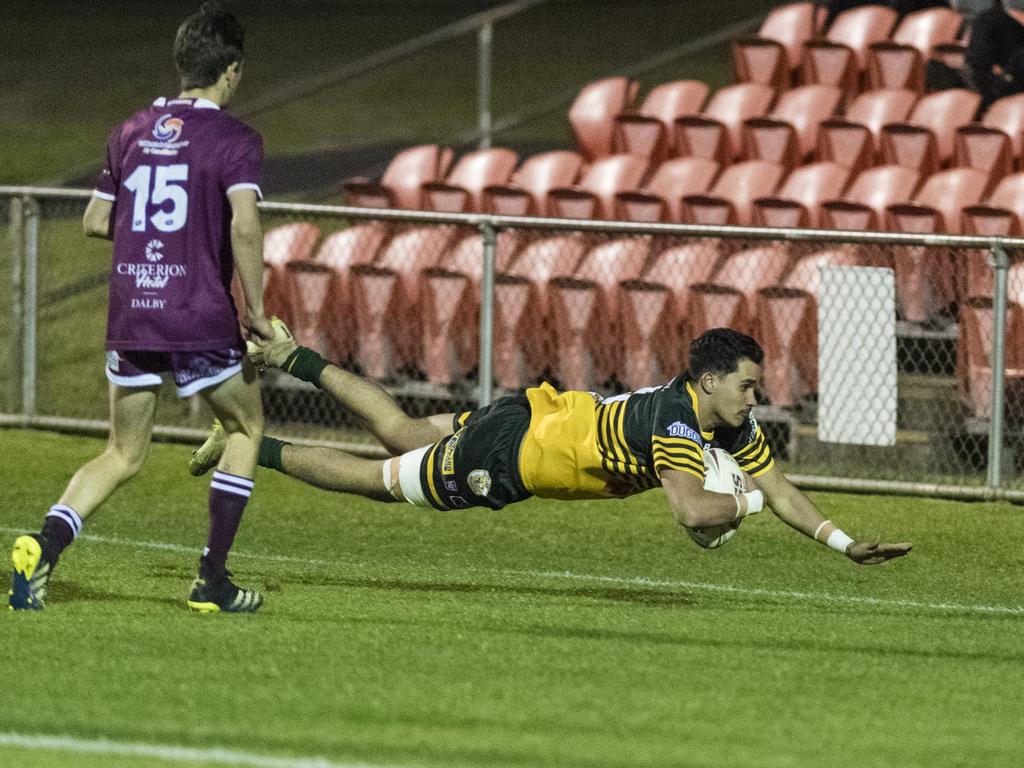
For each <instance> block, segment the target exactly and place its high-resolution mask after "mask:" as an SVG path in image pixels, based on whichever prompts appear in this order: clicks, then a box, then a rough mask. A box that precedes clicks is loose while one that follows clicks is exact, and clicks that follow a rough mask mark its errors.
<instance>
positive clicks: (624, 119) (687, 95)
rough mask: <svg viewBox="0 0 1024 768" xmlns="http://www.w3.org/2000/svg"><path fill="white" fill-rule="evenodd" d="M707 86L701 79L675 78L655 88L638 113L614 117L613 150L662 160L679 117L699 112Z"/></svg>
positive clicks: (656, 160)
mask: <svg viewBox="0 0 1024 768" xmlns="http://www.w3.org/2000/svg"><path fill="white" fill-rule="evenodd" d="M707 97H708V86H707V84H706V83H702V82H701V81H699V80H676V81H674V82H671V83H662V84H661V85H659V86H657V87H656V88H654V89H653V90H652V91H651V92H650V93H649V94H647V98H645V99H644V103H643V105H641V107H640V109H639V110H638V111H637V112H635V113H631V112H626V113H623V114H621V115H618V116H616V118H615V133H614V137H613V141H612V149H613V150H614V151H615V152H619V153H628V154H631V155H641V156H643V157H647V158H650V159H651V160H652V161H654V162H661V161H662V160H663V159H664V158H665V155H667V154H668V144H669V140H670V139H671V137H672V131H673V128H674V126H675V122H676V118H678V117H682V116H683V115H690V114H693V113H695V112H700V108H701V107H702V106H703V105H704V101H705V100H706V99H707Z"/></svg>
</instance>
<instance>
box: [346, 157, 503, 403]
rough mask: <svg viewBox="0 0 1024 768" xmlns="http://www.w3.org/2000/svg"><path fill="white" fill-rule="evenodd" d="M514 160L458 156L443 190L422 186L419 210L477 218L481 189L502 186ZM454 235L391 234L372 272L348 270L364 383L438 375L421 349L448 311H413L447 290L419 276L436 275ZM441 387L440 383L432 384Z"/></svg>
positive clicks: (438, 307) (434, 231)
mask: <svg viewBox="0 0 1024 768" xmlns="http://www.w3.org/2000/svg"><path fill="white" fill-rule="evenodd" d="M517 160H518V158H517V156H516V153H514V152H512V151H511V150H508V149H486V150H479V151H476V152H470V153H468V154H466V155H464V156H463V157H462V158H460V159H459V161H458V162H457V163H456V164H455V166H454V167H453V168H452V170H451V171H450V172H449V174H448V175H447V177H446V178H445V181H444V182H430V183H427V184H424V185H423V196H424V201H425V205H426V207H427V208H430V209H432V210H438V211H446V212H463V211H478V210H480V208H481V206H482V204H483V194H484V189H485V188H487V187H489V186H492V185H495V184H504V183H506V182H507V181H508V180H509V176H510V175H511V174H512V170H513V169H514V167H515V164H516V162H517ZM460 232H462V230H460V229H459V228H458V227H455V226H449V225H444V226H437V225H431V226H419V225H405V226H400V227H396V228H395V229H394V234H392V236H391V237H390V239H389V240H388V241H387V242H386V243H385V244H384V246H383V247H382V249H381V250H380V252H379V254H378V255H377V257H376V258H375V259H374V262H373V263H372V264H362V265H357V266H353V267H351V269H350V275H351V277H350V280H349V300H350V301H351V303H352V307H353V310H354V311H353V316H354V319H355V329H354V340H355V350H354V356H355V359H356V361H357V362H358V363H359V364H360V365H361V366H362V367H363V369H364V371H365V372H366V373H367V375H369V376H370V377H371V378H386V377H388V376H391V375H393V374H394V373H396V372H397V371H398V370H400V369H402V368H407V367H413V366H416V365H421V366H422V365H427V364H430V365H431V366H432V368H431V372H432V373H435V374H438V375H440V373H439V371H440V369H439V368H438V366H437V365H436V360H433V359H431V360H425V359H424V355H425V354H426V353H427V350H430V349H432V346H431V344H432V343H433V342H432V340H431V341H425V340H424V339H425V336H424V334H425V333H427V332H428V331H429V330H431V329H436V328H437V327H439V326H441V327H447V324H450V321H451V316H452V315H453V314H454V313H455V309H456V308H449V307H448V306H447V305H446V304H444V302H442V301H431V300H428V303H427V304H426V305H425V306H423V305H421V304H420V298H422V297H423V296H424V295H426V296H427V297H428V299H429V298H430V297H432V296H433V294H432V293H430V291H431V290H434V289H436V290H441V288H440V286H442V285H448V284H446V283H438V282H437V281H430V280H427V281H426V283H425V284H424V283H423V272H424V271H425V270H429V269H431V268H434V267H437V265H438V263H439V261H440V260H441V259H442V257H443V255H444V254H445V253H446V251H447V250H448V249H449V248H450V247H452V246H453V245H455V244H456V243H457V242H458V240H459V236H460ZM463 282H465V281H464V280H463ZM421 285H424V287H423V288H422V290H421ZM427 313H433V315H432V316H430V315H428V314H427ZM442 315H444V316H442ZM449 380H450V377H448V376H441V379H440V382H441V383H445V382H447V381H449Z"/></svg>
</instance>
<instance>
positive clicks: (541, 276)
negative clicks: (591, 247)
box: [494, 233, 587, 389]
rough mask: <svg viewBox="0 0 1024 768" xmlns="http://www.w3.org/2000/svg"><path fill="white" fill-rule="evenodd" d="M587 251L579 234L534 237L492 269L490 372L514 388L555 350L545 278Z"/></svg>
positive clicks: (563, 271) (564, 270) (568, 270)
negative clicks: (503, 267)
mask: <svg viewBox="0 0 1024 768" xmlns="http://www.w3.org/2000/svg"><path fill="white" fill-rule="evenodd" d="M586 251H587V240H586V239H585V238H583V237H581V236H580V235H579V234H574V233H570V234H557V235H551V236H548V237H543V238H538V239H536V240H533V241H532V242H531V243H530V244H529V245H528V246H527V247H526V248H524V249H523V251H522V253H520V254H519V256H518V257H516V260H515V261H514V262H513V263H512V264H511V265H510V266H509V267H508V269H507V270H504V271H502V272H499V273H497V274H496V275H495V286H494V375H495V379H496V380H497V382H498V386H500V387H502V388H504V389H515V388H518V387H521V386H523V385H524V384H527V383H529V382H532V381H536V380H537V377H538V376H540V374H541V372H542V371H543V370H544V369H545V368H546V367H548V366H549V365H550V362H551V360H552V358H553V355H554V350H553V349H552V343H551V341H550V336H549V327H548V315H549V312H548V282H549V280H550V279H551V277H552V276H553V275H567V274H568V275H571V274H572V273H573V272H574V271H575V270H576V266H577V265H578V264H579V262H580V261H581V260H582V258H583V256H584V254H585V253H586Z"/></svg>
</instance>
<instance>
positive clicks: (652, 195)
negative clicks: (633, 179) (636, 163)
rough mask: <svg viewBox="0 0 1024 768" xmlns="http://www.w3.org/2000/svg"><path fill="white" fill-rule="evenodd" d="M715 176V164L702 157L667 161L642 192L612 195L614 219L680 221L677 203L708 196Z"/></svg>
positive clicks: (716, 169) (716, 171)
mask: <svg viewBox="0 0 1024 768" xmlns="http://www.w3.org/2000/svg"><path fill="white" fill-rule="evenodd" d="M717 175H718V163H716V162H715V161H714V160H708V159H706V158H703V157H676V158H673V159H671V160H666V161H665V162H663V163H662V164H661V165H659V166H658V169H657V170H656V171H655V172H654V175H653V176H651V178H650V179H648V180H647V184H646V185H644V188H643V189H640V190H635V191H626V192H619V193H618V194H616V195H615V211H616V213H615V218H616V219H621V220H623V221H648V222H657V221H679V215H680V201H681V199H682V198H683V197H684V196H686V195H698V194H703V193H704V192H707V191H708V189H709V188H710V187H711V182H713V181H714V179H715V176H717Z"/></svg>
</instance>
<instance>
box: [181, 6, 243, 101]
mask: <svg viewBox="0 0 1024 768" xmlns="http://www.w3.org/2000/svg"><path fill="white" fill-rule="evenodd" d="M244 40H245V29H244V28H243V27H242V25H241V24H240V23H239V22H238V19H236V18H235V17H234V16H232V15H231V14H230V13H228V12H227V11H226V10H224V8H223V6H221V5H220V3H214V2H210V3H203V5H202V7H201V8H200V9H199V12H198V13H194V14H192V15H191V16H189V17H188V18H187V19H185V21H184V22H182V24H181V26H180V27H178V34H177V35H176V36H175V38H174V65H175V66H176V67H177V68H178V75H179V76H180V77H181V88H182V90H187V89H189V88H208V87H209V86H211V85H213V84H214V83H216V82H217V80H218V79H220V76H221V75H222V74H224V70H225V69H227V68H228V67H229V66H231V64H232V63H233V62H236V61H241V60H242V55H243V47H242V46H243V42H244Z"/></svg>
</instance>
